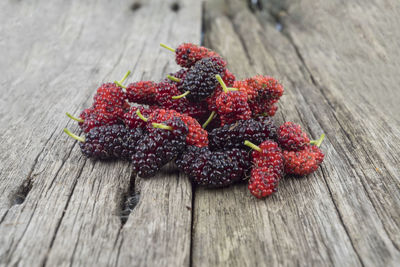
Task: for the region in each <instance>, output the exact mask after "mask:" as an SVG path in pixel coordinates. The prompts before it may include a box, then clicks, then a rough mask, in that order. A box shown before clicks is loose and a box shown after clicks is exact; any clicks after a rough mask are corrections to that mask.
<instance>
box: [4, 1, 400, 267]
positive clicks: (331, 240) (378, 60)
mask: <svg viewBox="0 0 400 267" xmlns="http://www.w3.org/2000/svg"><path fill="white" fill-rule="evenodd" d="M248 2H249V3H248ZM251 3H253V4H251ZM399 25H400V2H399V1H398V0H388V1H378V0H365V1H361V0H358V1H339V0H334V1H322V0H320V1H314V0H296V1H276V0H275V1H266V0H265V1H258V2H257V1H240V0H229V1H212V0H210V1H209V2H206V3H201V1H197V0H187V1H180V2H174V1H171V0H168V1H162V0H151V1H144V0H143V1H141V2H133V0H130V1H127V0H119V1H105V0H98V1H92V0H87V1H61V0H56V1H44V0H36V1H17V0H12V1H11V0H4V1H1V2H0V59H1V60H0V82H1V98H0V99H1V100H0V132H1V140H0V149H1V150H0V151H1V153H0V264H1V266H15V265H19V266H69V265H75V266H114V265H115V266H192V265H193V266H278V265H279V266H297V265H298V266H332V265H334V266H399V265H400V251H399V248H400V229H399V228H400V182H399V181H400V179H399V178H400V119H399V118H400V100H399V99H400V63H399V62H400V30H399ZM184 41H186V42H195V43H204V45H206V46H208V47H210V48H212V49H214V50H216V51H218V52H219V53H221V54H222V55H223V56H224V57H225V58H226V59H227V60H228V62H229V68H230V70H231V71H233V72H234V73H235V74H237V76H238V78H244V77H246V76H250V75H254V74H268V75H272V76H274V77H276V78H278V79H279V80H281V81H282V83H283V84H284V86H285V94H284V96H283V97H282V100H281V102H280V103H279V112H278V114H277V115H276V121H277V122H278V123H281V122H283V121H288V120H291V121H294V122H297V123H300V124H301V125H303V126H304V128H305V129H306V130H307V132H309V133H310V135H311V136H312V137H313V138H316V137H318V136H319V135H320V134H321V133H325V134H326V135H327V138H326V140H325V141H324V143H323V145H322V149H323V150H324V151H325V152H326V158H325V161H324V163H323V164H322V167H321V168H320V169H319V170H318V171H317V172H316V173H314V174H313V175H310V176H308V177H305V178H302V179H298V178H297V179H296V178H293V177H287V178H286V179H284V180H283V181H282V183H281V184H280V188H279V193H277V194H275V195H274V196H272V197H270V198H268V199H266V200H257V199H255V198H254V197H252V196H251V195H250V194H249V193H248V190H247V189H246V184H241V185H235V186H231V187H229V188H226V189H220V190H205V189H202V188H195V189H193V188H192V186H191V184H190V182H189V180H188V179H187V177H185V176H184V175H182V174H179V173H178V171H177V170H176V169H174V168H172V167H170V168H166V169H164V170H163V172H161V173H160V174H159V175H157V176H156V177H154V178H151V179H139V178H136V177H134V176H131V168H130V165H129V164H128V163H126V162H108V163H105V162H99V161H93V160H89V159H86V158H85V157H83V156H82V155H81V153H80V149H79V146H78V144H77V142H76V141H74V140H72V139H71V138H69V137H68V136H67V135H65V134H64V133H63V132H62V129H63V128H64V127H68V128H70V129H71V130H72V131H74V132H79V128H78V127H77V124H76V123H74V122H73V121H71V120H69V119H68V118H67V117H66V116H65V115H64V113H65V112H66V111H69V112H71V113H73V114H78V113H79V111H80V110H82V109H83V108H85V107H87V106H88V105H90V103H91V98H92V96H93V94H94V92H95V89H96V88H97V86H99V85H100V84H101V83H102V82H106V81H113V80H115V79H119V78H120V77H121V76H122V75H123V74H124V73H125V72H126V71H127V70H128V69H132V70H133V72H134V75H133V77H132V78H131V79H130V81H133V80H138V79H153V80H159V79H161V78H163V77H164V75H165V74H166V73H168V72H170V71H174V70H176V69H177V66H176V65H175V64H174V60H173V55H172V53H169V52H168V51H167V50H164V49H161V48H160V47H159V43H160V42H164V43H167V44H170V45H172V46H177V45H178V44H180V43H181V42H184ZM127 202H129V205H128V204H126V203H127ZM135 204H137V205H136V206H135ZM132 208H133V210H132V211H131V212H129V211H130V209H132Z"/></svg>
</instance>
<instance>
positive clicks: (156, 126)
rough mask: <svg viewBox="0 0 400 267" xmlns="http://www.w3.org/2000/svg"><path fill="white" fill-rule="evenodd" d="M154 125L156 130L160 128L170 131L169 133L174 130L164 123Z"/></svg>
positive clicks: (154, 123)
mask: <svg viewBox="0 0 400 267" xmlns="http://www.w3.org/2000/svg"><path fill="white" fill-rule="evenodd" d="M152 125H153V127H154V128H160V129H164V130H169V131H172V130H173V128H172V126H168V125H165V124H162V123H156V122H153V123H152Z"/></svg>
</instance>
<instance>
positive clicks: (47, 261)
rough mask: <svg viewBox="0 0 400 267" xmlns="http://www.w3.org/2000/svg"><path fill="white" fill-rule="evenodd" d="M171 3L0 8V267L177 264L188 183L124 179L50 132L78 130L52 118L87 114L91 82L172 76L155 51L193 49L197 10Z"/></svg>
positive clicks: (187, 222)
mask: <svg viewBox="0 0 400 267" xmlns="http://www.w3.org/2000/svg"><path fill="white" fill-rule="evenodd" d="M138 3H139V2H138ZM174 3H175V1H158V0H152V1H146V2H143V1H142V2H140V4H135V5H133V3H132V2H131V1H125V0H121V1H113V2H109V1H86V2H79V3H78V2H76V3H70V2H65V1H53V2H51V3H48V2H45V1H36V2H35V3H29V2H25V1H22V2H19V1H3V2H2V3H1V4H0V5H1V8H0V10H1V11H0V12H1V15H0V20H1V24H0V25H1V26H0V36H2V40H1V41H0V54H1V58H2V59H4V60H2V61H1V63H0V73H1V75H2V79H1V80H2V86H1V89H0V90H1V93H2V100H1V101H2V103H1V105H0V122H1V123H0V130H1V132H2V138H1V140H0V149H1V151H2V153H1V155H0V160H1V161H0V162H1V163H0V181H1V182H0V192H1V194H0V265H10V266H11V265H21V266H28V265H29V266H44V265H49V266H66V265H72V264H74V265H82V266H88V265H89V266H91V265H96V266H109V265H132V264H134V265H135V266H149V265H154V264H162V265H173V266H187V265H189V260H190V253H189V250H190V230H191V200H192V190H191V185H190V183H189V182H188V180H187V179H184V178H180V179H179V177H178V175H177V173H176V172H173V171H171V170H170V169H168V168H167V169H165V171H166V172H167V173H168V174H166V173H164V174H160V176H159V177H157V178H155V179H149V180H143V181H142V180H140V179H135V178H134V177H133V179H132V178H131V177H130V176H131V170H130V166H129V164H128V163H125V162H108V163H104V162H95V161H92V160H87V159H85V158H84V157H82V156H81V153H80V151H79V146H77V143H76V142H74V141H73V140H71V139H70V138H68V137H67V136H65V135H64V134H63V133H62V129H63V128H64V127H66V126H67V127H68V128H70V129H71V130H72V131H74V132H78V127H77V126H76V124H74V123H73V122H71V121H69V120H68V119H67V118H66V117H65V115H64V112H65V111H69V112H72V113H78V112H79V110H82V108H84V107H86V106H88V105H89V104H90V102H91V98H92V95H93V93H94V91H95V88H96V87H97V86H98V85H99V84H100V83H101V82H102V81H109V80H115V79H118V78H119V77H120V76H121V75H122V74H123V73H125V72H126V70H127V69H133V70H134V75H133V78H132V79H155V80H157V79H160V78H162V75H164V74H165V73H166V72H168V71H173V70H175V69H177V67H176V66H175V64H174V62H173V55H172V54H170V53H168V52H166V51H163V50H162V49H160V48H159V42H161V41H162V42H166V43H170V44H172V45H176V44H178V43H180V42H183V41H192V42H199V41H200V27H201V6H200V3H198V2H197V1H185V2H182V3H180V4H178V5H179V6H180V9H179V10H173V9H172V8H171V6H172V5H173V4H174ZM3 77H4V78H3ZM135 192H136V193H135ZM137 193H140V200H139V203H138V205H137V206H136V208H135V209H134V210H133V212H132V213H131V214H130V216H129V218H128V221H127V222H126V224H122V223H121V216H120V215H121V209H122V208H121V206H122V204H123V203H124V201H125V197H126V196H130V197H137V196H136V195H137ZM154 242H157V243H156V244H155V243H154ZM155 245H156V247H157V248H156V249H150V248H153V247H154V246H155Z"/></svg>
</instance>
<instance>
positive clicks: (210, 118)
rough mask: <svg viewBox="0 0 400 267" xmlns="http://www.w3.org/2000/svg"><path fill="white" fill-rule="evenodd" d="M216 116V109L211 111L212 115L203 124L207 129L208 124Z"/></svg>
mask: <svg viewBox="0 0 400 267" xmlns="http://www.w3.org/2000/svg"><path fill="white" fill-rule="evenodd" d="M214 118H215V111H213V112H211V114H210V116H209V117H208V119H207V120H206V122H205V123H204V124H203V125H202V126H201V127H203V129H205V128H206V127H207V126H208V124H210V122H211V121H212V120H213V119H214Z"/></svg>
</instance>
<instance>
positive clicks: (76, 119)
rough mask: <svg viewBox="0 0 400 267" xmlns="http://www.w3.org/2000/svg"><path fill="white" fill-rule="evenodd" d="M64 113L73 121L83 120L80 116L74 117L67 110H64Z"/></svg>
mask: <svg viewBox="0 0 400 267" xmlns="http://www.w3.org/2000/svg"><path fill="white" fill-rule="evenodd" d="M65 114H66V115H67V116H68V118H70V119H73V120H74V121H77V122H84V120H82V119H80V118H76V117H74V116H72V115H71V114H69V113H68V112H65Z"/></svg>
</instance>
